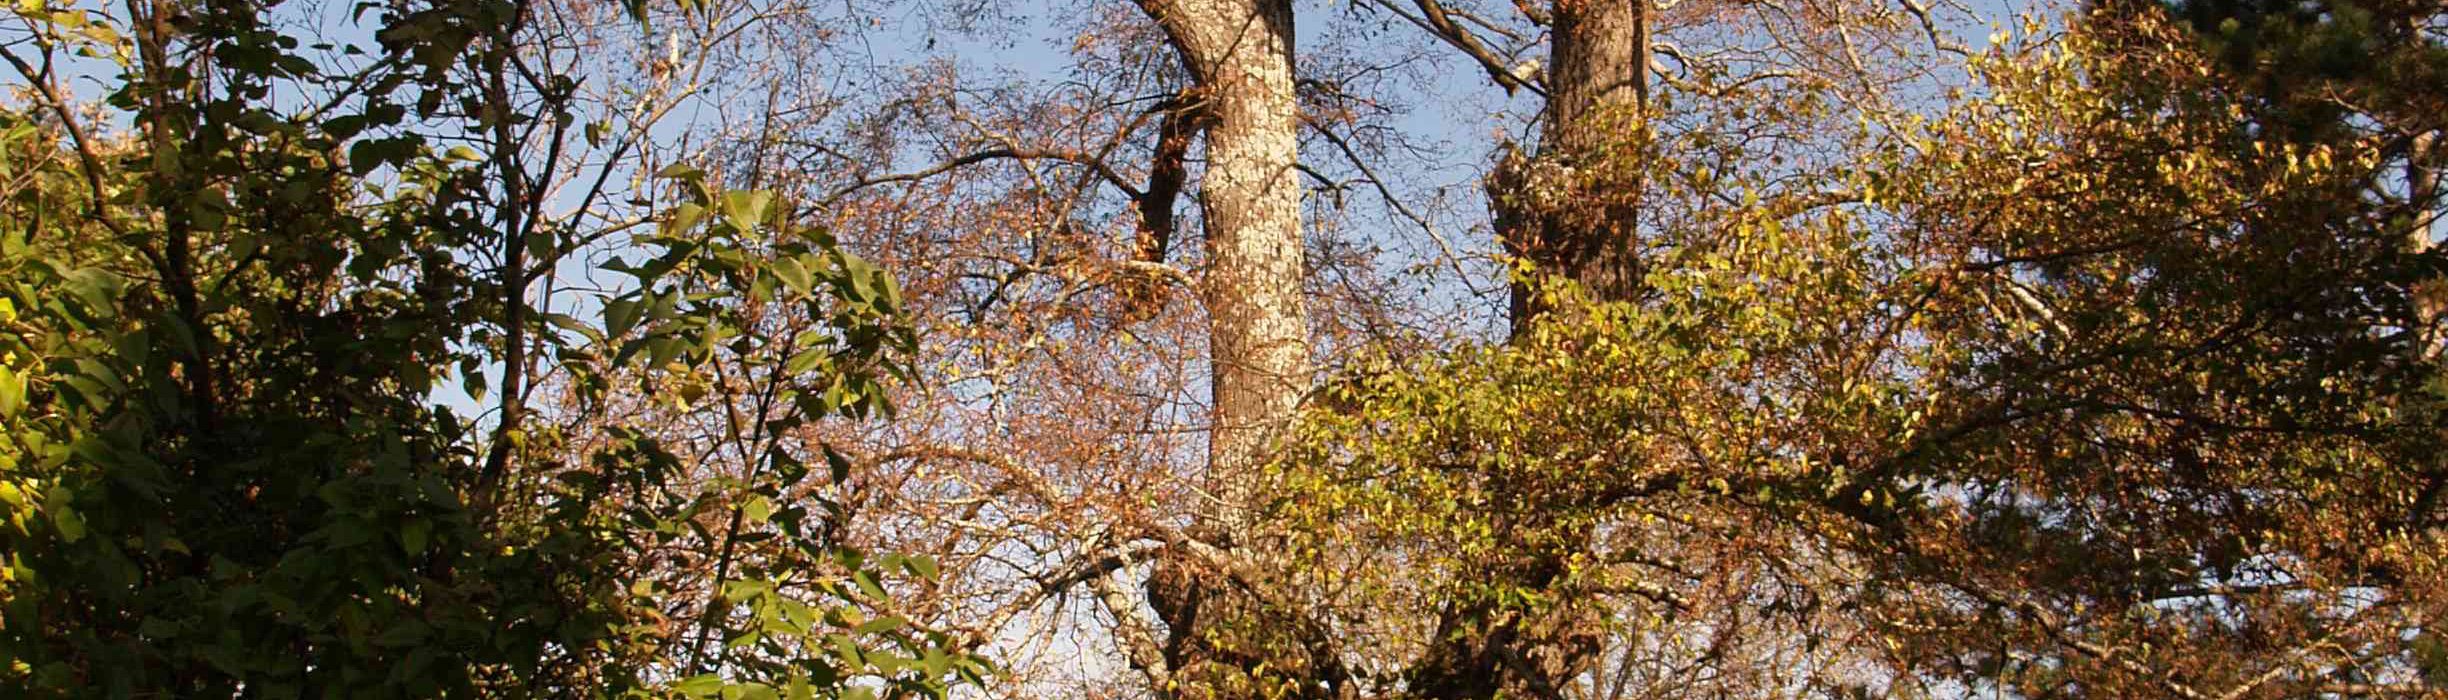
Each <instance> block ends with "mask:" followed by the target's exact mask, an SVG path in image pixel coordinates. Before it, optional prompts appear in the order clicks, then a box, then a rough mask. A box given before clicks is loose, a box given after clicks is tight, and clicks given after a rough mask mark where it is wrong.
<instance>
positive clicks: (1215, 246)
mask: <svg viewBox="0 0 2448 700" xmlns="http://www.w3.org/2000/svg"><path fill="white" fill-rule="evenodd" d="M1140 7H1141V8H1142V9H1143V10H1145V11H1146V13H1147V14H1148V16H1149V17H1151V18H1153V19H1154V20H1155V21H1156V22H1157V24H1158V25H1159V26H1160V27H1162V28H1163V30H1164V32H1165V35H1166V36H1167V38H1168V39H1169V40H1170V41H1171V43H1172V44H1173V46H1174V48H1175V49H1176V51H1178V52H1179V53H1180V55H1181V57H1182V60H1183V62H1184V63H1185V64H1186V65H1187V66H1188V67H1189V69H1190V73H1191V75H1192V77H1193V79H1194V80H1195V81H1196V85H1195V86H1194V93H1195V94H1196V99H1198V100H1200V101H1201V104H1199V105H1198V106H1197V108H1196V109H1197V110H1198V111H1199V113H1200V116H1201V121H1202V125H1203V126H1204V127H1205V135H1206V139H1207V169H1206V175H1205V179H1204V181H1203V182H1202V183H1201V186H1200V191H1199V199H1200V202H1201V203H1202V205H1203V210H1204V212H1205V221H1206V228H1207V252H1208V267H1207V271H1206V278H1205V285H1206V289H1205V292H1206V300H1207V313H1208V316H1209V324H1210V325H1209V335H1208V338H1209V360H1210V362H1211V363H1212V367H1213V373H1212V375H1211V377H1210V380H1209V381H1210V390H1211V391H1212V392H1213V400H1214V405H1213V410H1212V413H1211V419H1212V420H1213V422H1214V430H1213V432H1212V433H1210V437H1209V443H1208V462H1209V466H1208V479H1207V484H1208V488H1209V489H1210V491H1211V492H1213V493H1215V494H1216V495H1217V496H1218V497H1219V499H1220V501H1221V506H1220V508H1221V512H1216V513H1210V514H1208V515H1209V516H1210V517H1207V518H1204V520H1205V522H1203V523H1202V524H1201V525H1202V526H1201V527H1200V528H1199V531H1198V532H1195V533H1194V534H1193V536H1194V537H1196V538H1198V539H1200V540H1203V541H1205V542H1206V543H1207V544H1209V545H1214V546H1215V548H1216V549H1222V550H1231V549H1232V548H1234V546H1235V545H1236V544H1237V543H1236V542H1235V540H1236V539H1239V538H1240V537H1241V535H1242V534H1243V533H1246V532H1247V531H1248V528H1249V524H1250V522H1249V520H1250V518H1249V517H1248V513H1249V511H1250V509H1251V506H1252V505H1254V503H1255V498H1256V496H1257V493H1256V491H1257V487H1258V483H1257V482H1258V479H1257V476H1258V475H1257V473H1256V472H1257V470H1256V467H1257V466H1258V465H1259V463H1260V462H1262V461H1263V459H1264V450H1265V449H1266V447H1267V444H1268V443H1269V441H1271V440H1272V439H1274V438H1275V436H1276V434H1277V432H1278V428H1279V427H1280V426H1282V425H1283V424H1284V423H1285V422H1286V421H1287V420H1288V419H1289V418H1290V417H1291V416H1292V413H1293V410H1294V409H1295V408H1296V407H1297V405H1298V404H1299V401H1300V397H1301V394H1302V393H1303V391H1304V390H1305V389H1306V385H1307V383H1308V381H1309V372H1310V368H1309V339H1308V333H1309V315H1308V308H1307V306H1306V302H1305V301H1304V299H1303V298H1302V294H1301V280H1302V276H1303V268H1304V266H1305V265H1304V262H1303V260H1302V247H1301V221H1300V194H1301V193H1300V181H1299V179H1298V178H1299V172H1298V171H1297V170H1296V165H1297V162H1298V158H1299V133H1298V131H1297V129H1298V128H1299V124H1300V116H1299V112H1298V109H1299V106H1298V104H1297V103H1296V102H1295V100H1294V95H1293V78H1292V38H1293V34H1292V5H1291V2H1290V1H1289V0H1141V2H1140ZM1238 544H1247V543H1246V542H1243V543H1238ZM1177 549H1178V548H1177ZM1228 579H1229V575H1228V574H1227V573H1226V572H1224V571H1221V570H1219V568H1218V567H1217V566H1216V562H1213V561H1211V560H1208V559H1207V558H1203V557H1199V556H1194V555H1192V554H1191V553H1189V552H1187V551H1180V552H1175V553H1173V554H1172V555H1169V556H1166V557H1164V558H1163V559H1162V560H1160V561H1159V562H1158V566H1157V569H1156V571H1155V572H1154V573H1153V575H1152V576H1151V578H1150V581H1149V585H1148V588H1149V594H1150V603H1151V606H1150V607H1152V608H1154V609H1155V610H1156V611H1157V613H1158V615H1159V617H1160V618H1162V620H1163V622H1164V623H1165V624H1166V625H1167V626H1168V627H1169V628H1170V629H1169V632H1170V637H1169V640H1168V642H1167V644H1166V645H1165V647H1166V648H1165V650H1164V651H1165V653H1164V657H1165V663H1166V664H1167V665H1168V666H1171V667H1172V668H1171V669H1169V670H1170V671H1172V676H1173V678H1174V679H1175V680H1176V681H1179V682H1180V683H1182V685H1183V686H1184V687H1183V688H1180V689H1178V690H1177V691H1175V692H1178V693H1179V694H1182V695H1189V696H1200V697H1255V696H1269V695H1276V692H1275V691H1271V690H1267V689H1266V688H1265V687H1264V686H1266V685H1267V684H1266V683H1264V682H1263V681H1261V680H1259V679H1256V678H1254V677H1253V676H1255V675H1257V674H1256V673H1255V671H1256V669H1257V668H1258V667H1259V666H1261V665H1262V664H1263V665H1265V666H1266V667H1267V668H1270V669H1281V668H1283V663H1282V662H1281V661H1271V659H1274V658H1275V657H1277V656H1279V654H1277V653H1275V651H1271V650H1270V648H1271V647H1274V646H1275V645H1274V644H1272V643H1269V642H1264V641H1254V640H1253V639H1252V638H1250V637H1248V636H1246V635H1245V634H1244V633H1246V632H1247V631H1248V630H1250V629H1253V627H1256V626H1253V625H1252V624H1250V623H1251V622H1253V621H1254V620H1255V618H1254V617H1253V616H1255V615H1259V614H1262V611H1261V610H1260V609H1259V607H1260V606H1259V605H1258V602H1257V601H1256V599H1254V598H1252V597H1251V596H1249V595H1248V594H1247V593H1246V592H1242V591H1239V590H1237V587H1236V586H1235V585H1234V584H1233V583H1232V582H1230V581H1229V580H1228ZM1228 631H1229V632H1228ZM1236 635H1238V636H1239V637H1238V640H1236V638H1235V637H1236Z"/></svg>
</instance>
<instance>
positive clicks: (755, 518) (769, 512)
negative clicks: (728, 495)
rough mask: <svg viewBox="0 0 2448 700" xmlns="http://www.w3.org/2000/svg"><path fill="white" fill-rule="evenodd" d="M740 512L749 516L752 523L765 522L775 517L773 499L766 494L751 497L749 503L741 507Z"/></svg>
mask: <svg viewBox="0 0 2448 700" xmlns="http://www.w3.org/2000/svg"><path fill="white" fill-rule="evenodd" d="M740 514H741V515H744V516H747V518H748V522H750V523H763V522H765V521H766V520H767V519H769V518H772V517H773V501H771V500H767V499H766V498H765V497H764V496H754V497H750V498H749V499H748V505H746V506H743V507H741V508H740Z"/></svg>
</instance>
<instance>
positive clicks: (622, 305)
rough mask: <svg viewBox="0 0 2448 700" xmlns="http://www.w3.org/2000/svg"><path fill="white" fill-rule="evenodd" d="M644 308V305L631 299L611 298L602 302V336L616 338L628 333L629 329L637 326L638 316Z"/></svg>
mask: <svg viewBox="0 0 2448 700" xmlns="http://www.w3.org/2000/svg"><path fill="white" fill-rule="evenodd" d="M645 310H646V309H645V305H643V304H640V303H638V302H637V301H636V300H633V299H613V300H610V301H606V302H604V336H605V337H608V338H618V337H621V336H624V335H628V334H629V329H631V328H635V327H637V322H638V317H639V316H641V315H643V314H644V313H645Z"/></svg>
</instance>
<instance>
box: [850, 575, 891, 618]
mask: <svg viewBox="0 0 2448 700" xmlns="http://www.w3.org/2000/svg"><path fill="white" fill-rule="evenodd" d="M850 580H851V581H852V582H854V583H857V584H858V588H859V592H860V593H865V594H867V597H868V598H870V599H874V600H885V599H886V598H887V597H888V596H886V595H885V594H884V585H883V584H880V583H876V579H875V576H874V575H873V574H869V573H868V572H865V571H853V572H850ZM870 624H873V623H870Z"/></svg>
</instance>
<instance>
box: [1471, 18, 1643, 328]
mask: <svg viewBox="0 0 2448 700" xmlns="http://www.w3.org/2000/svg"><path fill="white" fill-rule="evenodd" d="M1552 17H1553V18H1554V23H1553V26H1552V29H1553V31H1554V39H1553V44H1552V47H1551V48H1550V50H1549V54H1548V57H1549V61H1548V76H1549V78H1548V81H1547V86H1548V93H1547V95H1548V97H1547V123H1546V126H1545V128H1544V130H1543V132H1542V133H1541V142H1540V144H1539V147H1538V152H1537V153H1536V154H1535V155H1531V156H1523V155H1521V154H1519V153H1516V152H1510V151H1509V152H1508V153H1507V154H1506V155H1505V156H1504V157H1503V158H1501V159H1500V160H1499V161H1498V162H1497V164H1496V171H1495V172H1494V173H1493V174H1491V175H1490V176H1489V178H1488V182H1487V189H1488V198H1489V203H1490V209H1491V210H1492V211H1493V212H1494V214H1495V219H1496V220H1495V224H1496V233H1497V237H1498V239H1499V240H1501V241H1503V243H1504V246H1505V250H1506V251H1507V252H1508V253H1511V254H1512V255H1514V256H1516V257H1518V258H1520V259H1522V260H1525V261H1527V262H1529V263H1531V264H1532V265H1534V266H1535V267H1536V269H1537V271H1538V274H1540V275H1545V276H1554V277H1560V278H1563V279H1568V280H1572V281H1574V282H1578V283H1580V284H1581V286H1582V287H1584V288H1586V289H1587V290H1588V291H1589V293H1590V294H1591V296H1592V297H1593V298H1595V299H1596V300H1600V301H1629V300H1631V299H1633V298H1634V297H1635V296H1636V295H1637V294H1638V293H1639V288H1640V275H1641V271H1640V261H1639V259H1638V257H1637V256H1638V253H1639V250H1638V247H1637V245H1636V244H1637V243H1638V233H1639V229H1640V199H1641V190H1642V185H1643V183H1642V178H1641V170H1642V166H1643V164H1641V163H1639V162H1636V159H1635V158H1634V157H1633V156H1634V155H1635V154H1636V153H1637V151H1638V145H1639V144H1640V143H1641V141H1642V140H1643V139H1642V136H1641V133H1640V132H1641V131H1642V130H1643V129H1644V124H1643V122H1644V116H1643V110H1645V109H1646V108H1647V106H1648V101H1649V82H1648V71H1647V66H1648V64H1649V26H1648V25H1649V22H1648V5H1647V3H1646V2H1645V0H1615V1H1612V2H1609V1H1604V0H1559V1H1558V2H1557V3H1556V6H1555V11H1554V12H1553V13H1552ZM1534 292H1535V289H1534V288H1533V286H1532V285H1524V284H1519V283H1516V284H1515V285H1513V300H1512V318H1513V327H1514V332H1515V333H1516V334H1518V333H1520V332H1521V330H1522V329H1524V328H1527V327H1528V326H1529V324H1530V323H1531V322H1533V321H1535V320H1537V319H1538V317H1540V316H1542V315H1544V314H1546V313H1547V311H1548V310H1549V309H1548V308H1547V307H1546V305H1545V304H1542V303H1540V302H1539V300H1538V299H1536V298H1535V296H1534Z"/></svg>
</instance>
